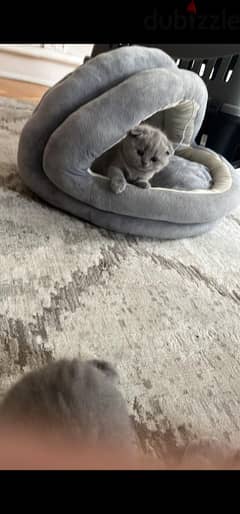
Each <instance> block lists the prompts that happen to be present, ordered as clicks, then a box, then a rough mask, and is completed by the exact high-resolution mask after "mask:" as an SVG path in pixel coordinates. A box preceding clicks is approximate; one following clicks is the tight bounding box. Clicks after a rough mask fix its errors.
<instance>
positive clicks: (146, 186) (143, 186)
mask: <svg viewBox="0 0 240 514" xmlns="http://www.w3.org/2000/svg"><path fill="white" fill-rule="evenodd" d="M136 186H138V187H140V188H141V189H151V184H150V182H148V181H147V180H138V181H137V182H136Z"/></svg>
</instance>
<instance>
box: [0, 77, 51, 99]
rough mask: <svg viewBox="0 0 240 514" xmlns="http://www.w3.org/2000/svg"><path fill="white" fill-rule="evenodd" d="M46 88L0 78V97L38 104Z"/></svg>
mask: <svg viewBox="0 0 240 514" xmlns="http://www.w3.org/2000/svg"><path fill="white" fill-rule="evenodd" d="M47 90H48V87H45V86H40V85H38V84H30V83H29V82H18V81H17V80H9V79H3V78H0V96H7V97H10V98H16V99H17V100H26V101H30V102H34V103H38V102H39V100H40V99H41V97H42V96H43V94H44V93H45V91H47Z"/></svg>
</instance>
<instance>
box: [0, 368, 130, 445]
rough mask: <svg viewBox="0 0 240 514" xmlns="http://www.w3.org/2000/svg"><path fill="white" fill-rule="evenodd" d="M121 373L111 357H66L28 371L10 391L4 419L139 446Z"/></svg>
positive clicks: (99, 441) (102, 441)
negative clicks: (120, 381) (122, 390)
mask: <svg viewBox="0 0 240 514" xmlns="http://www.w3.org/2000/svg"><path fill="white" fill-rule="evenodd" d="M117 380H118V375H117V373H116V371H115V370H114V368H113V367H112V366H111V365H110V364H109V363H107V362H102V361H97V360H96V361H86V362H82V361H80V360H77V359H76V360H72V361H68V360H61V361H59V362H54V363H51V364H49V365H48V366H46V367H44V368H42V369H39V370H36V371H33V372H31V373H28V374H26V375H25V376H24V377H23V378H22V379H21V380H20V381H18V382H17V383H16V384H15V385H14V386H13V387H12V388H11V389H10V390H9V392H8V393H7V394H6V396H5V398H4V399H3V402H2V405H1V407H0V416H1V421H2V422H4V423H11V424H15V423H17V424H18V425H19V426H20V427H21V426H22V427H23V428H24V427H28V428H33V429H36V430H39V429H40V430H41V432H42V431H44V430H46V431H47V433H49V432H52V431H53V432H54V434H58V433H60V434H61V433H63V434H65V435H67V436H68V437H71V438H74V439H75V438H77V439H79V440H81V441H84V443H88V444H91V445H92V444H94V445H95V444H102V445H106V444H107V446H111V447H118V448H119V447H124V448H125V449H127V450H133V451H135V449H136V447H135V446H134V445H135V442H136V439H135V434H134V432H133V428H132V426H131V422H130V417H129V415H128V412H127V407H126V403H125V401H124V399H123V397H122V395H121V393H120V391H119V390H118V388H117V386H116V381H117Z"/></svg>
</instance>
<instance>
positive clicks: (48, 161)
mask: <svg viewBox="0 0 240 514" xmlns="http://www.w3.org/2000/svg"><path fill="white" fill-rule="evenodd" d="M207 102H208V93H207V89H206V86H205V84H204V82H203V81H202V79H201V78H200V77H199V76H198V75H196V74H194V73H193V72H191V71H186V70H183V69H179V68H178V67H177V65H176V64H175V62H174V61H173V60H172V59H171V58H170V57H169V56H168V55H167V54H165V53H164V52H162V51H161V50H159V49H153V48H144V47H138V46H131V47H122V48H120V49H117V50H113V51H111V52H107V53H104V54H101V55H98V56H97V57H95V58H93V59H91V60H89V61H87V62H86V63H85V64H84V65H82V66H80V67H79V68H77V69H76V70H75V71H74V72H73V73H72V74H70V75H68V76H67V77H65V78H64V79H63V80H62V81H61V82H59V83H58V84H56V85H55V86H54V87H52V88H51V89H50V90H49V91H48V92H47V93H46V94H45V96H44V97H43V99H42V100H41V102H40V104H39V105H38V106H37V108H36V109H35V111H34V113H33V115H32V117H31V118H30V120H29V121H28V122H27V124H26V125H25V127H24V129H23V131H22V134H21V137H20V142H19V149H18V168H19V173H20V175H21V176H22V179H23V180H24V182H25V183H26V185H27V186H28V187H29V188H30V189H31V190H32V191H33V192H34V193H36V194H37V195H38V196H39V197H41V198H42V199H43V200H45V201H46V202H47V203H49V204H51V205H53V206H54V207H56V208H60V209H62V210H64V211H66V212H68V213H70V214H72V215H74V216H77V217H79V218H81V219H83V220H86V221H89V222H91V223H93V224H95V225H97V226H99V227H103V228H105V229H110V230H113V231H117V232H122V233H127V234H133V235H137V236H150V237H158V238H160V239H178V238H186V237H192V236H197V235H200V234H202V233H204V232H206V231H208V230H210V229H212V228H213V227H214V226H215V224H216V223H217V222H218V221H219V220H221V219H222V218H223V217H225V216H226V215H229V214H230V212H231V211H232V210H233V209H235V208H236V207H237V206H238V205H239V204H240V181H239V178H238V172H237V171H236V170H234V168H232V166H231V165H230V164H229V163H228V162H227V161H226V160H225V159H224V158H223V157H220V156H219V155H217V154H216V153H214V152H213V151H211V150H208V149H206V148H204V147H199V146H197V145H196V143H195V139H196V137H197V134H198V133H199V130H200V128H201V126H202V123H203V120H204V117H205V113H206V108H207ZM144 120H148V123H151V122H152V123H153V124H154V125H157V126H159V127H160V128H163V129H164V130H165V132H166V133H167V135H168V137H169V139H171V141H173V142H174V145H175V147H176V148H177V152H176V157H174V159H175V162H176V159H177V158H178V156H179V157H180V160H179V162H180V161H181V162H183V159H184V166H185V171H186V173H188V169H189V170H191V166H192V163H193V162H194V163H199V164H203V165H205V166H206V167H207V168H208V170H209V171H210V173H211V175H212V177H213V187H212V188H211V189H210V190H195V191H179V190H172V189H166V188H159V187H157V184H156V183H155V184H154V187H152V188H151V189H150V190H142V189H140V188H137V187H136V186H134V185H132V184H129V185H128V186H127V189H126V190H125V192H124V193H123V194H121V195H115V194H114V193H112V192H111V191H110V188H109V179H108V178H105V177H103V176H100V175H99V174H96V173H95V172H93V168H94V166H93V165H94V162H95V161H96V159H97V158H98V157H100V156H101V155H102V154H103V153H104V152H105V151H107V150H108V149H110V148H111V147H113V146H114V145H115V144H116V143H118V142H119V141H120V140H121V139H123V138H124V137H125V135H126V134H127V132H128V131H129V130H130V129H132V128H133V127H135V126H136V125H138V124H139V123H140V122H142V121H144ZM195 167H196V164H195ZM155 182H156V181H155Z"/></svg>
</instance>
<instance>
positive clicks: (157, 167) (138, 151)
mask: <svg viewBox="0 0 240 514" xmlns="http://www.w3.org/2000/svg"><path fill="white" fill-rule="evenodd" d="M173 154H174V150H173V146H172V144H171V142H170V141H169V139H168V138H167V136H166V135H165V134H164V132H162V131H161V130H160V129H158V128H154V127H152V126H150V125H147V124H146V123H145V124H141V125H139V126H138V127H136V128H134V129H132V130H131V131H130V132H129V133H128V135H127V136H126V137H125V139H123V140H122V141H121V142H120V143H119V144H118V145H117V146H115V147H114V153H113V155H112V159H111V162H110V165H109V166H108V168H107V175H108V177H109V178H110V187H111V190H112V191H113V192H114V193H115V194H120V193H123V191H125V189H126V186H127V183H130V184H135V185H136V186H138V187H141V188H143V189H149V188H150V187H151V185H150V180H151V179H152V178H153V177H154V175H155V174H156V173H159V171H161V170H162V169H163V168H165V167H166V166H167V165H168V164H169V161H170V159H171V156H172V155H173Z"/></svg>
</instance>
